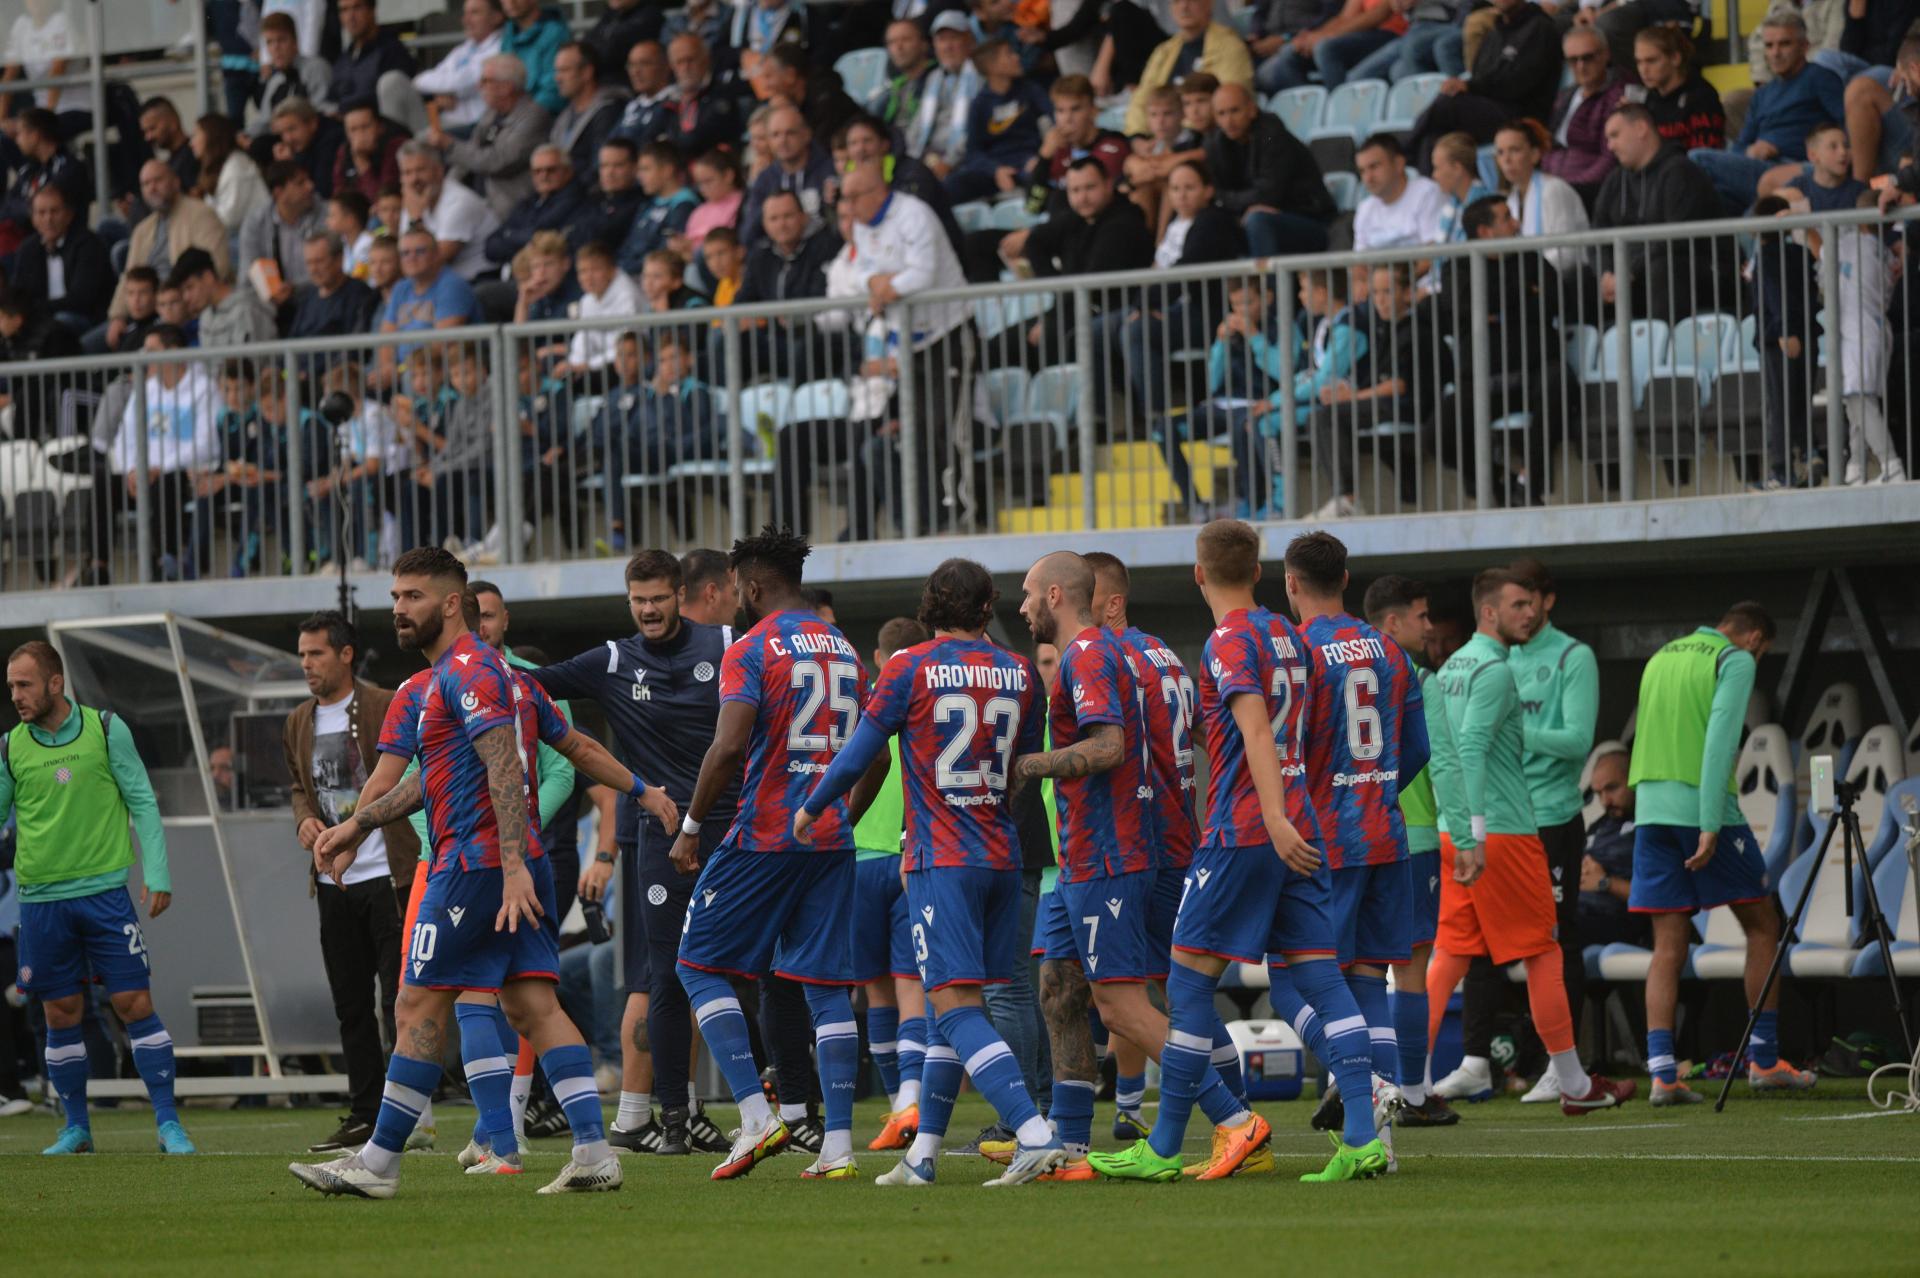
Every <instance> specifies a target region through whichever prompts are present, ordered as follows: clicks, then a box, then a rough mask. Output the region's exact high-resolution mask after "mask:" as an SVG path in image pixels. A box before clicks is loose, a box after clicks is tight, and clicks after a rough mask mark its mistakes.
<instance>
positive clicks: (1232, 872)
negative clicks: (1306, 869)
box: [1173, 843, 1340, 963]
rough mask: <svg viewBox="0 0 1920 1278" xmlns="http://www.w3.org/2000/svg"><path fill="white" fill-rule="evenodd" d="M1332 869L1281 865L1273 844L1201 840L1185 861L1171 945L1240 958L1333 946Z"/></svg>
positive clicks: (1257, 959) (1335, 950) (1322, 951)
mask: <svg viewBox="0 0 1920 1278" xmlns="http://www.w3.org/2000/svg"><path fill="white" fill-rule="evenodd" d="M1332 895H1333V871H1331V870H1329V869H1328V868H1327V867H1326V863H1325V862H1322V863H1321V865H1320V868H1319V869H1317V870H1315V871H1314V872H1313V873H1312V874H1299V873H1296V872H1295V871H1293V870H1291V869H1289V868H1287V864H1286V862H1284V861H1282V860H1281V859H1280V857H1279V854H1278V853H1276V852H1275V851H1274V850H1273V845H1271V844H1266V843H1262V844H1258V845H1256V846H1253V847H1245V848H1201V849H1200V850H1199V851H1198V852H1195V853H1194V854H1193V864H1192V865H1190V866H1188V867H1187V873H1186V895H1185V896H1184V897H1182V898H1181V901H1180V917H1179V919H1178V920H1177V921H1176V922H1175V923H1174V925H1173V948H1174V949H1176V950H1185V951H1186V952H1187V953H1189V954H1211V955H1213V956H1214V957H1215V958H1223V959H1228V960H1231V961H1233V962H1238V963H1265V962H1266V961H1267V955H1268V954H1269V953H1273V954H1313V955H1325V956H1326V957H1328V958H1333V957H1335V956H1337V955H1338V954H1339V952H1340V951H1339V946H1338V945H1337V944H1336V943H1335V940H1334V931H1333V913H1332V904H1331V898H1332Z"/></svg>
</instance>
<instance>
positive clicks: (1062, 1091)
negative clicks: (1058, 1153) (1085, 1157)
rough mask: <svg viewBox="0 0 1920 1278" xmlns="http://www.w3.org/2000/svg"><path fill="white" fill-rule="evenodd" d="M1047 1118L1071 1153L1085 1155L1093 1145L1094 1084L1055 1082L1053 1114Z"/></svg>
mask: <svg viewBox="0 0 1920 1278" xmlns="http://www.w3.org/2000/svg"><path fill="white" fill-rule="evenodd" d="M1144 1087H1145V1083H1144V1081H1143V1083H1142V1088H1143V1089H1144ZM1047 1117H1048V1118H1049V1119H1051V1120H1052V1121H1053V1130H1054V1131H1055V1132H1056V1133H1058V1135H1059V1137H1060V1143H1061V1144H1062V1145H1065V1146H1066V1147H1067V1151H1068V1152H1069V1153H1072V1154H1075V1155H1079V1154H1083V1153H1085V1152H1086V1149H1087V1146H1088V1145H1089V1144H1091V1143H1092V1142H1093V1084H1092V1083H1087V1082H1082V1081H1081V1080H1080V1079H1077V1078H1056V1079H1054V1080H1053V1112H1052V1113H1050V1114H1048V1115H1047Z"/></svg>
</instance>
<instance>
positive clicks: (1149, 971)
mask: <svg viewBox="0 0 1920 1278" xmlns="http://www.w3.org/2000/svg"><path fill="white" fill-rule="evenodd" d="M1161 887H1162V878H1161V872H1160V871H1159V870H1135V871H1134V872H1132V873H1131V874H1115V875H1105V874H1102V875H1097V876H1095V877H1094V878H1090V879H1082V880H1080V881H1079V882H1077V883H1069V882H1067V881H1066V880H1065V879H1061V880H1060V882H1059V883H1057V884H1055V885H1054V889H1053V894H1054V896H1055V897H1056V898H1057V899H1058V900H1059V903H1060V904H1059V907H1058V908H1059V909H1060V911H1061V913H1062V914H1063V916H1064V917H1065V920H1066V923H1067V927H1068V929H1069V930H1070V931H1071V933H1072V936H1073V947H1074V956H1075V957H1076V958H1078V959H1079V960H1080V966H1081V967H1082V968H1084V969H1086V974H1087V979H1088V980H1089V981H1096V982H1098V981H1157V980H1164V979H1165V978H1166V975H1167V966H1168V964H1169V963H1170V962H1171V961H1172V940H1173V938H1172V937H1171V936H1170V935H1161V936H1159V937H1158V940H1159V942H1160V944H1158V945H1156V943H1155V942H1156V934H1155V931H1154V921H1155V916H1156V915H1160V916H1161V917H1165V916H1166V915H1167V913H1168V910H1169V907H1168V905H1167V904H1166V903H1165V902H1163V901H1162V899H1161V897H1162V891H1161ZM1171 910H1172V911H1173V912H1176V913H1177V912H1178V910H1179V901H1178V900H1177V899H1176V900H1174V901H1173V902H1172V904H1171Z"/></svg>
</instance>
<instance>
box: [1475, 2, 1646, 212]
mask: <svg viewBox="0 0 1920 1278" xmlns="http://www.w3.org/2000/svg"><path fill="white" fill-rule="evenodd" d="M1560 48H1561V53H1562V54H1563V56H1565V58H1566V60H1567V66H1568V67H1569V68H1571V69H1572V71H1573V84H1572V85H1571V86H1569V87H1568V88H1565V89H1562V90H1561V91H1560V96H1559V97H1557V98H1555V99H1554V100H1553V113H1552V115H1551V116H1549V117H1548V119H1547V128H1548V130H1549V131H1550V132H1551V133H1552V135H1553V143H1554V145H1553V149H1552V150H1550V151H1548V152H1547V154H1546V159H1545V166H1544V167H1545V168H1546V170H1547V172H1548V173H1551V174H1552V175H1553V176H1554V177H1557V178H1559V179H1561V180H1562V181H1564V182H1566V183H1567V184H1568V185H1569V186H1571V187H1573V189H1574V190H1576V191H1578V192H1579V193H1580V198H1581V199H1582V200H1590V199H1592V198H1593V197H1594V196H1596V195H1598V194H1599V193H1600V183H1602V182H1603V181H1605V180H1606V177H1607V174H1609V173H1611V172H1613V152H1611V151H1609V150H1607V117H1608V116H1610V115H1612V114H1613V109H1614V108H1615V107H1617V106H1619V105H1620V103H1621V102H1622V101H1623V100H1625V97H1626V92H1627V82H1626V81H1625V80H1623V79H1621V78H1620V77H1618V76H1616V75H1615V74H1614V73H1613V68H1612V67H1611V66H1610V65H1609V63H1608V57H1609V55H1608V53H1607V42H1606V41H1605V40H1603V39H1601V38H1600V36H1599V34H1598V33H1597V32H1595V31H1594V30H1593V29H1592V28H1591V27H1575V28H1574V29H1573V30H1571V31H1569V32H1567V35H1566V38H1565V39H1564V40H1562V41H1561V43H1560ZM1502 127H1505V126H1504V125H1503V126H1502Z"/></svg>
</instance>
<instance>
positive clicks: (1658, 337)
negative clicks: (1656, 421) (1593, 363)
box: [1600, 319, 1672, 409]
mask: <svg viewBox="0 0 1920 1278" xmlns="http://www.w3.org/2000/svg"><path fill="white" fill-rule="evenodd" d="M1618 334H1619V329H1618V328H1613V327H1610V328H1608V329H1607V331H1606V332H1605V333H1604V334H1602V335H1601V339H1600V378H1601V380H1602V381H1603V382H1606V383H1608V384H1618V382H1619V379H1620V358H1621V356H1620V343H1619V341H1618V340H1616V339H1617V336H1618ZM1671 344H1672V334H1671V333H1670V332H1669V331H1668V328H1667V323H1666V321H1665V320H1656V319H1637V320H1635V321H1633V326H1632V327H1631V328H1630V329H1629V330H1628V332H1627V359H1628V361H1629V363H1628V368H1629V374H1630V377H1631V385H1632V387H1633V406H1634V408H1635V409H1639V408H1642V407H1644V406H1645V404H1646V402H1647V383H1648V382H1650V381H1652V380H1653V374H1654V370H1655V369H1657V368H1659V367H1660V366H1661V365H1662V364H1663V363H1665V362H1667V359H1668V355H1667V352H1668V350H1669V348H1670V346H1671Z"/></svg>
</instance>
